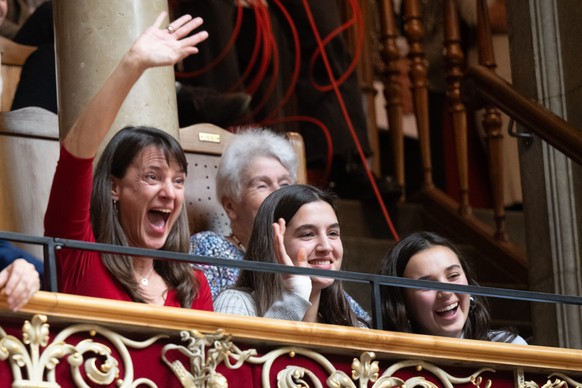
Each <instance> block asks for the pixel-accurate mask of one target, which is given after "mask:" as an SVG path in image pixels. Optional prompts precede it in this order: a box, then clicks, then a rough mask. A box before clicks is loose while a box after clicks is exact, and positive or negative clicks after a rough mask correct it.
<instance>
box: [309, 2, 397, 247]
mask: <svg viewBox="0 0 582 388" xmlns="http://www.w3.org/2000/svg"><path fill="white" fill-rule="evenodd" d="M302 1H303V5H304V7H305V11H306V13H307V18H308V19H309V23H310V24H311V29H312V31H313V34H314V36H315V40H316V41H317V44H318V46H319V50H320V51H321V59H322V60H323V63H324V64H325V68H326V70H327V73H328V76H329V79H330V82H331V84H332V85H333V89H334V91H335V94H336V96H337V98H338V102H339V104H340V108H341V110H342V113H343V115H344V118H345V120H346V123H347V124H348V129H349V130H350V134H351V135H352V138H353V139H354V142H355V144H356V149H357V150H358V154H359V155H360V159H361V161H362V164H363V166H364V168H365V170H366V174H367V175H368V180H369V181H370V183H371V185H372V189H373V190H374V194H375V195H376V199H377V200H378V203H379V204H380V208H381V210H382V214H383V215H384V218H385V219H386V222H387V223H388V227H389V228H390V231H391V232H392V236H394V239H395V240H396V241H399V240H400V238H399V237H398V233H397V232H396V229H395V228H394V225H393V224H392V219H391V218H390V215H389V214H388V209H386V205H385V204H384V200H383V199H382V196H381V195H380V191H379V190H378V185H377V184H376V181H375V180H374V176H373V175H372V172H371V171H370V168H369V167H368V163H367V162H366V155H365V154H364V151H363V150H362V146H361V144H360V141H359V140H358V137H357V136H356V131H355V130H354V126H353V124H352V120H351V119H350V116H349V115H348V112H347V109H346V106H345V103H344V99H343V97H342V95H341V93H340V91H339V87H338V85H337V83H336V80H335V77H334V74H333V71H332V68H331V65H330V63H329V58H328V57H327V53H326V52H325V48H324V47H323V43H322V40H321V36H320V35H319V31H318V29H317V26H316V25H315V20H314V19H313V14H312V13H311V8H310V7H309V4H308V0H302ZM351 1H352V2H353V1H354V0H351Z"/></svg>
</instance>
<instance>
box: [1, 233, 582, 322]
mask: <svg viewBox="0 0 582 388" xmlns="http://www.w3.org/2000/svg"><path fill="white" fill-rule="evenodd" d="M0 239H3V240H9V241H15V242H21V243H28V244H35V245H42V246H43V250H44V258H45V271H46V273H45V282H46V283H45V284H46V285H47V286H46V287H45V288H46V289H47V291H54V292H58V285H57V271H56V251H57V250H60V249H62V248H68V249H81V250H87V251H94V252H106V253H120V254H124V255H130V256H147V257H151V258H154V259H157V260H178V261H183V262H189V263H192V264H210V265H216V266H225V267H234V268H239V269H245V270H252V271H262V272H283V273H288V274H296V275H310V276H320V277H328V278H333V279H336V280H346V281H350V282H356V283H367V284H369V285H370V287H371V297H372V318H373V320H374V323H373V326H374V328H376V329H383V322H382V307H381V300H380V287H381V286H393V287H405V288H419V289H428V290H439V291H449V292H459V293H466V294H474V295H481V296H491V297H496V298H504V299H513V300H522V301H528V302H543V303H560V304H570V305H582V297H580V296H574V295H561V294H552V293H545V292H536V291H524V290H513V289H506V288H495V287H484V286H465V285H459V284H450V283H441V282H435V281H429V280H414V279H407V278H401V277H394V276H384V275H376V274H370V273H363V272H351V271H330V270H323V269H313V268H305V267H292V266H287V265H282V264H274V263H262V262H255V261H245V260H229V259H219V258H215V257H208V256H195V255H191V254H187V253H177V252H168V251H162V250H152V249H144V248H134V247H123V246H119V245H111V244H102V243H91V242H86V241H78V240H68V239H61V238H52V237H37V236H30V235H26V234H22V233H14V232H0ZM47 259H48V262H47Z"/></svg>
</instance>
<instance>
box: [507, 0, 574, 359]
mask: <svg viewBox="0 0 582 388" xmlns="http://www.w3.org/2000/svg"><path fill="white" fill-rule="evenodd" d="M506 4H507V7H508V15H509V26H510V28H511V29H512V30H511V31H510V37H511V40H510V48H511V66H512V77H513V83H514V85H515V86H516V88H517V89H518V90H519V91H520V92H522V93H523V94H525V95H526V96H529V97H531V98H532V99H535V100H537V101H539V102H540V103H541V104H543V105H544V106H545V107H547V108H548V109H549V110H551V111H552V112H554V113H555V114H557V115H559V116H561V117H562V118H564V119H565V120H567V121H568V122H570V124H572V125H573V126H574V127H576V128H582V111H581V110H580V105H581V104H582V93H581V92H580V91H579V87H578V85H580V83H581V82H582V74H581V73H580V71H579V67H580V63H581V61H582V52H581V51H580V50H579V47H578V42H577V41H576V39H574V38H573V37H574V36H576V34H577V33H578V31H579V28H580V27H579V26H580V19H581V18H582V9H580V7H579V2H578V0H518V1H509V2H507V3H506ZM520 129H522V128H520ZM520 161H521V163H520V164H521V174H522V184H523V190H524V202H523V205H524V210H525V221H526V238H527V253H528V260H529V269H530V275H529V278H530V288H531V289H532V290H534V291H542V292H549V293H556V294H564V295H581V294H582V263H581V260H580V258H581V252H582V247H581V245H580V243H581V241H582V234H581V231H582V205H581V203H582V201H581V200H580V198H579V197H580V196H581V195H582V167H581V166H580V165H577V164H575V163H573V162H572V161H571V160H570V159H568V158H567V157H566V156H565V155H563V154H562V153H560V152H559V151H557V150H556V149H554V148H553V147H551V146H550V145H549V144H547V143H545V142H543V141H541V140H539V138H535V139H534V141H533V143H532V144H531V145H530V146H526V145H525V144H523V143H522V144H520ZM532 321H533V324H534V336H535V344H536V345H550V346H560V347H569V348H582V310H581V309H580V307H578V306H568V305H555V304H550V303H535V304H533V306H532Z"/></svg>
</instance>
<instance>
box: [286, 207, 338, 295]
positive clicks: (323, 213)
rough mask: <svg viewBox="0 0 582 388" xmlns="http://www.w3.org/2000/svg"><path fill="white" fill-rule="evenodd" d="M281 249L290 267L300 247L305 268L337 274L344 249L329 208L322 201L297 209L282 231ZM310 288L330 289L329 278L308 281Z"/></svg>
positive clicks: (336, 221)
mask: <svg viewBox="0 0 582 388" xmlns="http://www.w3.org/2000/svg"><path fill="white" fill-rule="evenodd" d="M284 239H285V248H286V250H287V253H288V254H289V257H290V258H291V260H293V263H294V264H297V263H296V261H297V254H298V252H299V249H301V248H303V249H305V251H306V252H307V266H308V267H311V268H318V269H328V270H334V271H338V270H339V269H340V268H341V265H342V258H343V254H344V249H343V245H342V240H341V238H340V227H339V222H338V219H337V216H336V214H335V211H334V210H333V208H332V207H331V206H330V205H329V204H328V203H327V202H325V201H316V202H309V203H306V204H305V205H303V206H301V207H300V208H299V210H298V211H297V213H295V215H294V216H293V218H291V220H290V221H289V223H288V224H287V226H286V230H285V237H284ZM311 282H312V285H313V289H314V290H316V289H319V290H322V289H324V288H327V287H329V286H331V285H332V284H333V282H334V279H332V278H312V279H311Z"/></svg>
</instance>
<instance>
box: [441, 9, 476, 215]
mask: <svg viewBox="0 0 582 388" xmlns="http://www.w3.org/2000/svg"><path fill="white" fill-rule="evenodd" d="M443 6H444V7H443V12H444V15H443V16H444V17H443V22H444V24H445V26H444V31H445V34H444V35H445V36H444V39H445V41H444V45H445V53H444V63H445V73H446V79H447V102H448V107H449V112H450V114H451V118H452V124H453V129H454V133H455V147H456V151H457V170H458V173H459V189H460V193H459V194H460V203H459V214H461V215H467V214H471V205H470V204H469V158H468V151H467V115H466V111H465V106H464V105H463V103H462V102H461V77H462V76H463V68H462V67H463V64H464V59H465V56H464V55H463V50H462V49H461V37H460V33H459V16H458V13H457V8H456V1H455V0H445V1H444V3H443Z"/></svg>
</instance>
